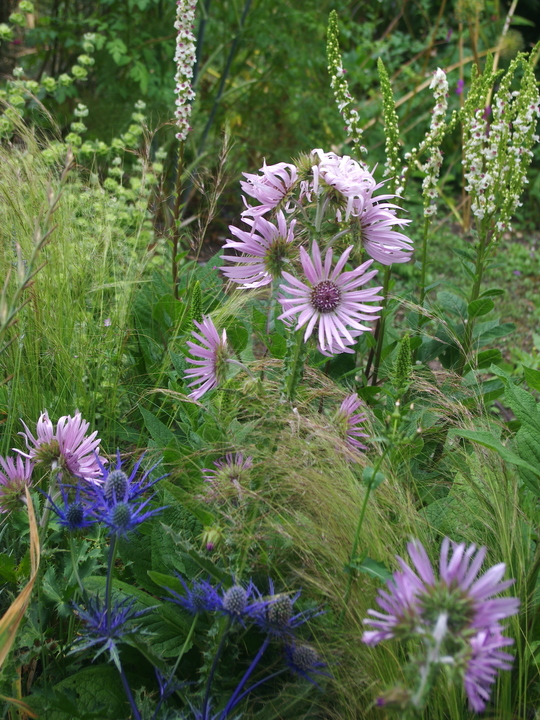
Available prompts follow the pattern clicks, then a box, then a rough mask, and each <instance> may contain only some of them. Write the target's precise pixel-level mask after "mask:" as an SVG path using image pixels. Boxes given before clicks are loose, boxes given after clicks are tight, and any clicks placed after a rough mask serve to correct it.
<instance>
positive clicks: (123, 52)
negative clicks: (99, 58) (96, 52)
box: [105, 38, 130, 65]
mask: <svg viewBox="0 0 540 720" xmlns="http://www.w3.org/2000/svg"><path fill="white" fill-rule="evenodd" d="M105 47H106V48H107V50H108V51H109V53H110V55H111V56H112V59H113V60H114V62H115V63H116V64H117V65H127V63H128V62H129V61H130V57H129V55H127V47H126V45H125V43H124V42H123V40H120V38H115V39H114V40H110V41H109V42H108V43H107V44H106V45H105Z"/></svg>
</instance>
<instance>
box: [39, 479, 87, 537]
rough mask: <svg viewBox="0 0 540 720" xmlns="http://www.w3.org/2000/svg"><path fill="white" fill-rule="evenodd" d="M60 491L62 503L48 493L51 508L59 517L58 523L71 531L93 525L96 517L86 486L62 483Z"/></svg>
mask: <svg viewBox="0 0 540 720" xmlns="http://www.w3.org/2000/svg"><path fill="white" fill-rule="evenodd" d="M60 493H61V496H62V503H61V504H60V503H59V502H55V501H54V500H53V499H52V498H51V496H50V495H46V497H47V501H48V503H49V506H50V508H51V510H52V511H53V512H54V513H55V515H56V516H57V517H58V523H59V524H60V525H62V526H63V527H65V528H66V529H67V530H69V532H77V530H82V529H84V528H87V527H89V526H90V525H93V524H94V523H95V522H96V518H95V517H94V516H93V514H92V511H93V509H94V507H93V504H92V502H91V501H90V502H89V500H88V497H87V495H86V493H85V492H84V488H81V487H80V486H79V485H77V486H75V487H73V485H61V486H60Z"/></svg>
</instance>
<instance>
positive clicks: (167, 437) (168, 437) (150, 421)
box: [139, 405, 176, 446]
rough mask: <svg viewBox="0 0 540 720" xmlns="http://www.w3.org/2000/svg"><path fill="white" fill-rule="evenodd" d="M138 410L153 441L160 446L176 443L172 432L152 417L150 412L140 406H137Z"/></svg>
mask: <svg viewBox="0 0 540 720" xmlns="http://www.w3.org/2000/svg"><path fill="white" fill-rule="evenodd" d="M139 410H140V412H141V415H142V416H143V420H144V425H145V427H146V429H147V430H148V432H149V433H150V435H151V436H152V439H153V440H155V441H156V442H157V443H159V444H160V445H162V446H163V445H168V444H169V443H173V444H174V443H175V442H176V436H175V434H174V433H173V431H172V430H171V429H170V428H168V427H167V426H166V425H165V424H164V423H162V422H161V420H159V419H158V418H157V417H156V416H155V415H153V414H152V413H151V412H150V410H147V409H146V408H144V407H143V406H142V405H140V406H139Z"/></svg>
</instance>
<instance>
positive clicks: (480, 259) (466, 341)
mask: <svg viewBox="0 0 540 720" xmlns="http://www.w3.org/2000/svg"><path fill="white" fill-rule="evenodd" d="M488 248H489V237H488V234H487V233H486V232H483V233H482V235H481V238H480V240H479V243H478V250H477V253H476V265H475V268H474V283H473V286H472V289H471V294H470V296H469V303H468V304H469V305H470V304H471V303H472V302H474V300H478V296H479V295H480V288H481V286H482V279H483V275H484V261H485V258H486V253H487V250H488ZM474 322H475V318H474V317H469V318H467V321H466V327H465V334H464V337H463V354H462V358H461V361H460V364H459V368H458V374H459V375H463V371H464V369H465V365H466V364H467V358H468V356H469V353H470V351H471V346H472V339H473V330H474Z"/></svg>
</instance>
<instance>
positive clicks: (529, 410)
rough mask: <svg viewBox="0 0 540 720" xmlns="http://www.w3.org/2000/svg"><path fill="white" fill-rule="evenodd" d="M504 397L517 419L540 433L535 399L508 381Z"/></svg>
mask: <svg viewBox="0 0 540 720" xmlns="http://www.w3.org/2000/svg"><path fill="white" fill-rule="evenodd" d="M504 399H505V401H506V403H507V404H508V406H509V407H510V410H512V412H513V413H514V415H515V416H516V417H517V419H518V420H521V422H522V423H524V424H525V425H530V426H532V427H534V429H535V430H536V432H538V433H540V413H539V412H538V410H537V408H536V400H535V399H534V398H533V396H532V395H531V394H530V393H529V392H527V391H526V390H524V389H523V388H519V387H517V386H516V385H513V384H512V383H508V384H507V386H506V390H505V393H504Z"/></svg>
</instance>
